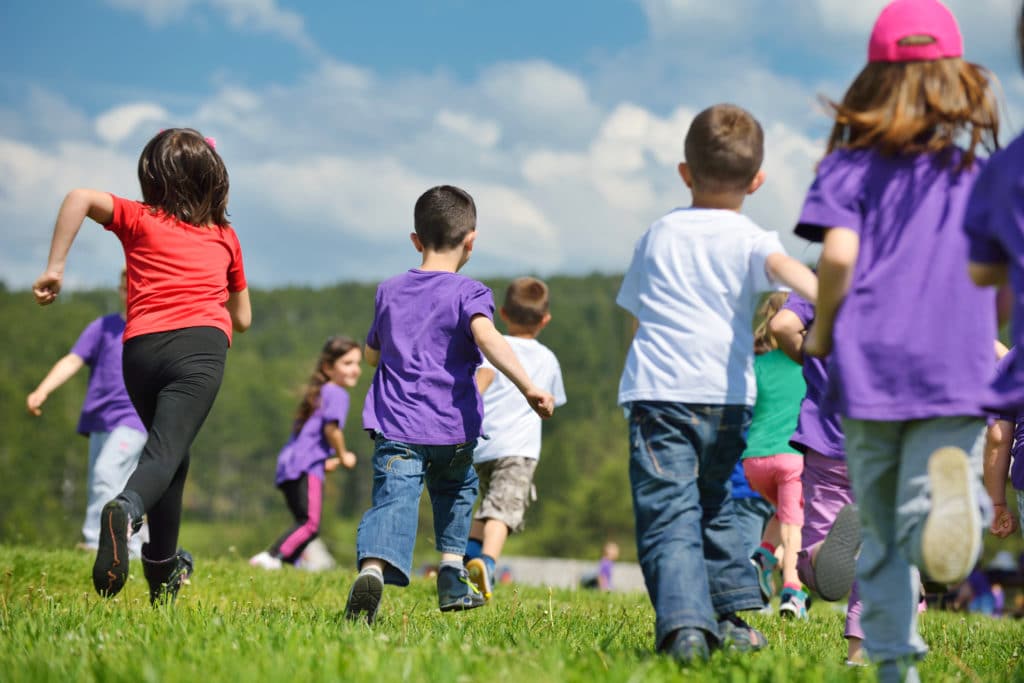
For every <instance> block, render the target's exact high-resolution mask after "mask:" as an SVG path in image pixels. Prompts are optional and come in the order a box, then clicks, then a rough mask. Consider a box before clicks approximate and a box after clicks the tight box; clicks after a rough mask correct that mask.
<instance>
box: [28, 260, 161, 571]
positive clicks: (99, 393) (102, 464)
mask: <svg viewBox="0 0 1024 683" xmlns="http://www.w3.org/2000/svg"><path fill="white" fill-rule="evenodd" d="M117 291H118V295H119V296H120V298H121V309H122V311H123V310H124V307H125V304H126V301H127V299H128V274H127V272H126V271H124V270H122V271H121V284H120V286H119V287H118V290H117ZM123 334H124V313H123V312H121V313H111V314H109V315H104V316H102V317H99V318H96V320H93V321H92V322H91V323H89V324H88V325H87V326H86V328H85V329H84V330H83V331H82V334H81V335H79V337H78V341H76V342H75V345H74V346H73V347H71V351H70V352H69V353H68V354H67V355H66V356H64V357H63V358H61V359H60V360H59V361H57V362H56V363H55V364H54V366H53V367H52V368H51V369H50V371H49V372H48V373H46V377H44V378H43V381H42V382H40V383H39V386H38V387H36V388H35V390H34V391H33V392H32V393H31V394H29V395H28V398H27V399H26V400H25V403H26V405H27V407H28V412H29V413H31V414H32V415H36V416H39V415H42V414H43V410H42V407H43V404H44V403H45V402H46V399H47V398H49V396H50V394H51V393H53V392H54V391H56V390H57V389H58V388H59V387H61V386H62V385H63V384H64V383H65V382H67V381H68V380H69V379H71V378H72V377H73V376H74V375H75V373H77V372H78V371H79V370H81V369H82V367H83V366H86V365H87V366H89V384H88V387H87V388H86V390H85V401H84V402H83V403H82V413H81V416H80V417H79V418H78V433H79V434H81V435H82V436H87V437H89V467H88V469H87V470H86V471H87V475H86V487H85V490H86V496H87V500H88V502H87V503H86V507H85V522H84V523H83V524H82V543H81V544H80V545H79V547H81V548H83V549H85V550H91V551H93V552H95V551H96V548H97V546H98V545H99V538H100V509H101V508H102V507H103V505H104V504H105V503H106V502H107V501H108V500H110V499H111V498H113V497H114V496H116V495H117V494H118V493H120V491H121V489H122V488H124V484H125V482H126V481H128V477H129V476H131V473H132V471H133V470H134V469H135V465H136V464H138V462H139V454H140V453H141V452H142V446H143V444H145V443H146V428H145V427H143V426H142V421H141V420H140V419H139V416H138V414H137V413H136V412H135V407H134V406H132V402H131V399H130V398H128V391H127V390H126V389H125V388H124V377H123V376H122V374H121V349H122V348H123V346H124V344H123V342H122V341H121V336H122V335H123ZM147 534H148V531H147V530H146V528H145V527H143V528H142V529H141V530H140V532H139V533H138V534H136V535H135V536H134V537H132V540H131V542H130V543H129V544H128V546H129V553H130V554H131V556H132V557H135V558H137V557H138V556H139V552H140V549H141V548H142V541H143V538H144V537H145V536H147Z"/></svg>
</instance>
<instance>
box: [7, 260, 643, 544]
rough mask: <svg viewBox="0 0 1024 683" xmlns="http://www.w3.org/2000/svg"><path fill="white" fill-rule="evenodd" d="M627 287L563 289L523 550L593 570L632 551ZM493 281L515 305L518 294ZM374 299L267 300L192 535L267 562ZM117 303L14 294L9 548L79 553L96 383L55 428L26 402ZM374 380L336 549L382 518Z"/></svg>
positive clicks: (342, 292) (59, 404)
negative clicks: (339, 360) (293, 471)
mask: <svg viewBox="0 0 1024 683" xmlns="http://www.w3.org/2000/svg"><path fill="white" fill-rule="evenodd" d="M620 280H621V277H619V276H607V275H591V276H586V277H555V278H551V279H549V280H548V283H549V285H550V287H551V312H552V322H551V324H550V325H549V326H548V327H547V328H546V329H545V330H544V332H543V333H542V335H541V337H540V340H541V341H542V342H543V343H544V344H546V345H547V346H548V347H550V348H551V349H552V350H553V351H554V352H555V354H556V355H557V356H558V358H559V360H560V362H561V365H562V373H563V376H564V378H565V387H566V394H567V396H568V399H569V402H568V404H567V405H565V406H564V407H562V408H560V409H559V410H557V411H556V413H555V416H554V417H553V418H552V419H551V420H549V421H547V422H546V423H545V427H544V430H545V431H544V447H543V453H542V456H541V462H540V466H539V467H538V469H537V473H536V488H537V501H536V502H535V503H534V504H533V506H532V507H531V508H530V510H529V512H528V515H527V530H526V532H525V533H524V534H523V536H522V537H521V538H520V539H519V540H518V542H517V544H516V546H515V548H516V549H517V551H518V552H522V553H528V554H537V555H550V556H576V557H594V556H596V555H595V553H596V552H598V551H599V549H600V545H601V544H602V543H603V542H604V541H605V540H606V539H609V538H611V539H614V540H617V541H618V542H619V543H620V545H622V546H623V549H624V550H627V551H628V549H630V548H631V547H632V545H633V543H632V538H633V516H632V508H631V499H630V493H629V481H628V472H627V465H628V447H627V439H626V423H625V420H624V418H623V416H622V411H621V410H620V409H619V408H617V407H616V404H615V399H616V392H617V388H618V379H619V373H620V371H621V369H622V363H623V360H624V358H625V354H626V350H627V348H628V344H629V338H630V335H631V322H630V319H629V316H628V314H627V313H625V312H624V311H622V310H621V309H619V308H618V307H617V306H616V305H615V294H616V292H617V291H618V286H619V282H620ZM486 284H487V285H489V286H490V287H491V288H492V289H493V290H494V292H495V298H496V300H497V301H498V303H499V304H500V300H501V297H502V296H503V294H504V290H505V287H506V286H507V284H508V281H507V280H497V279H494V280H486ZM375 288H376V285H374V284H366V283H359V284H356V283H348V284H339V285H336V286H331V287H325V288H320V289H311V288H302V287H290V288H283V289H274V290H254V291H253V292H252V303H253V314H254V316H253V320H254V322H253V325H252V328H251V329H250V330H249V331H248V332H247V333H246V334H244V335H236V337H235V342H234V346H233V347H232V349H231V351H230V352H229V354H228V364H227V372H226V375H225V379H224V383H223V386H222V388H221V391H220V394H219V396H218V399H217V402H216V404H215V405H214V408H213V412H212V413H211V415H210V417H209V419H208V420H207V422H206V424H205V426H204V427H203V429H202V431H201V432H200V435H199V438H198V439H197V440H196V442H195V444H194V446H193V449H192V461H191V462H192V464H191V470H190V472H189V478H188V485H187V488H186V491H185V498H186V499H185V513H184V516H185V521H186V523H190V524H192V523H202V524H204V525H207V524H208V525H209V526H210V527H211V528H214V529H218V530H219V531H218V533H222V534H224V535H226V536H227V538H225V540H224V545H225V546H228V545H237V546H238V548H237V551H238V552H239V553H253V552H256V551H258V550H261V549H262V547H261V546H260V543H268V542H269V541H271V540H273V538H275V537H276V536H277V535H278V534H279V533H280V532H281V531H283V527H282V525H283V524H284V523H285V522H286V520H287V519H288V517H287V511H286V509H285V506H284V502H283V499H282V498H281V496H280V494H279V492H278V491H277V490H276V489H275V488H274V470H275V465H276V458H277V452H278V450H279V449H280V447H281V446H282V445H283V444H284V442H285V440H286V439H287V436H288V432H289V429H290V426H291V419H292V415H293V413H294V410H295V407H296V405H297V402H298V400H299V396H300V391H301V389H302V387H303V384H304V383H305V381H306V379H307V378H308V377H309V375H310V373H311V372H312V370H313V365H314V363H315V360H316V357H317V353H318V352H319V350H320V347H321V346H322V344H323V342H324V340H325V339H326V338H327V337H328V336H330V335H333V334H347V335H350V336H353V337H355V338H357V339H362V338H363V337H364V336H365V334H366V330H367V329H368V327H369V324H370V321H371V318H372V315H373V299H374V291H375ZM117 306H118V300H117V295H116V292H115V291H114V290H112V289H111V290H96V291H82V292H72V291H68V290H65V292H64V293H62V295H61V297H60V299H59V300H58V302H57V303H55V304H54V305H52V306H49V307H47V308H40V307H39V306H37V305H36V304H35V303H34V301H33V300H32V296H31V294H30V293H29V292H27V291H11V290H9V289H7V288H5V287H3V286H2V285H0V312H2V313H0V315H2V320H3V322H4V324H3V327H2V330H0V338H2V339H3V349H4V353H3V357H2V359H0V368H2V371H0V470H2V472H3V477H2V478H0V500H2V501H3V503H4V504H3V505H2V506H0V543H30V544H39V545H44V546H57V547H60V546H63V547H69V546H71V545H73V544H74V543H75V542H76V541H77V540H78V534H79V529H80V527H81V520H82V516H83V512H84V508H85V491H84V488H85V481H86V466H87V462H88V444H87V441H86V439H85V438H84V437H81V436H78V435H77V434H75V426H76V424H77V420H78V413H79V408H80V407H81V402H82V397H83V395H84V392H85V386H86V380H87V371H86V370H83V371H82V372H80V373H79V374H78V375H77V376H76V377H75V378H73V379H72V381H70V382H68V383H67V384H66V385H64V386H63V387H62V388H61V389H59V390H57V391H56V392H54V394H53V395H51V396H50V398H49V400H48V401H47V403H46V405H45V406H44V407H43V415H42V416H41V417H32V416H30V415H29V414H28V413H27V411H26V410H25V397H26V396H27V395H28V393H29V392H30V391H32V390H33V389H34V388H35V386H36V385H37V384H38V383H39V381H40V380H41V379H42V378H43V376H44V375H45V374H46V372H47V371H48V370H49V368H50V367H51V366H52V364H53V363H54V362H56V361H57V360H58V359H59V358H60V357H61V356H63V355H64V354H66V353H67V352H68V351H69V350H70V348H71V346H72V344H73V343H74V342H75V340H76V339H77V337H78V334H79V333H80V332H81V330H82V329H83V328H84V327H85V325H86V324H88V323H89V322H90V321H91V320H92V319H93V318H95V317H97V316H99V315H102V314H105V313H109V312H112V311H116V310H117ZM499 325H500V322H499ZM371 371H372V368H365V371H364V373H363V377H362V378H361V380H360V383H359V386H357V387H356V388H355V389H353V390H352V393H351V396H352V407H351V409H350V413H349V416H348V420H347V423H346V425H345V437H346V442H347V444H348V445H349V447H350V448H351V449H352V450H353V451H355V452H356V453H357V454H358V455H359V456H360V458H359V464H358V466H357V468H356V470H355V471H354V472H351V473H350V472H342V471H338V472H334V473H332V474H330V475H329V476H328V483H327V490H326V491H325V503H324V505H325V512H324V519H325V521H324V528H325V532H324V536H325V540H326V541H327V543H328V545H329V546H331V547H339V546H347V545H354V538H347V537H342V536H341V535H338V534H335V535H334V536H332V534H331V528H332V527H331V524H332V523H336V524H337V525H338V528H342V529H345V530H346V531H347V532H351V530H352V529H354V523H355V522H356V521H358V519H359V517H360V515H361V514H362V512H363V511H364V510H365V509H366V508H367V507H368V506H369V499H370V488H371V468H370V455H371V453H372V443H371V441H370V439H369V437H368V436H367V435H366V433H365V432H364V431H362V429H361V428H360V427H361V410H362V404H363V398H364V396H365V394H366V389H367V386H368V384H369V381H370V378H371V377H372V372H371ZM424 509H425V510H427V508H426V507H425V508H424ZM420 528H421V531H422V533H421V536H424V535H426V536H430V535H432V533H431V532H430V528H431V525H430V515H429V512H427V513H426V514H423V515H421V518H420ZM345 535H346V536H347V535H348V534H345ZM258 539H262V540H258ZM185 540H187V539H185ZM339 549H341V548H339ZM346 550H347V548H346ZM343 554H344V553H343Z"/></svg>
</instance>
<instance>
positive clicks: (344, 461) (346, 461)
mask: <svg viewBox="0 0 1024 683" xmlns="http://www.w3.org/2000/svg"><path fill="white" fill-rule="evenodd" d="M339 460H340V461H341V466H342V467H344V468H345V469H346V470H351V469H354V468H355V466H356V454H355V453H353V452H352V451H345V452H344V453H342V454H341V456H340V457H339Z"/></svg>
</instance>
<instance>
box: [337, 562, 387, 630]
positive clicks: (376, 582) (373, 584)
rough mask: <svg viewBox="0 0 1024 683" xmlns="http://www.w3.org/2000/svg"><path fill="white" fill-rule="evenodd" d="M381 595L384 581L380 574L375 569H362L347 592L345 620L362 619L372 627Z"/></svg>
mask: <svg viewBox="0 0 1024 683" xmlns="http://www.w3.org/2000/svg"><path fill="white" fill-rule="evenodd" d="M383 594H384V579H383V578H382V577H381V575H380V572H378V571H377V570H375V569H364V570H363V571H361V572H359V576H357V577H356V580H355V581H354V582H353V583H352V589H351V590H349V592H348V602H346V603H345V618H346V619H348V620H349V621H355V620H357V619H359V618H363V619H365V620H366V623H367V624H369V625H371V626H372V625H373V622H374V621H375V620H376V619H377V609H378V608H379V607H380V598H381V596H382V595H383Z"/></svg>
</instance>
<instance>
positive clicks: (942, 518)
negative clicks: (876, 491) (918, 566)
mask: <svg viewBox="0 0 1024 683" xmlns="http://www.w3.org/2000/svg"><path fill="white" fill-rule="evenodd" d="M973 479H974V473H973V472H971V465H970V462H969V461H968V459H967V454H966V453H965V452H964V451H963V450H962V449H960V448H956V447H953V446H949V447H945V448H940V449H938V450H936V451H935V452H934V453H932V455H931V458H930V459H929V460H928V480H929V483H930V484H931V490H932V501H931V503H932V505H931V510H930V511H929V513H928V519H927V520H925V523H924V531H923V532H922V534H921V557H922V559H923V561H924V567H922V569H924V571H925V573H926V574H927V575H928V577H929V578H931V579H932V580H933V581H938V582H940V583H958V582H960V581H963V580H964V579H965V578H967V575H968V574H970V573H971V570H972V569H973V568H974V564H975V563H976V562H977V561H978V553H979V552H980V551H981V513H980V512H979V510H978V500H977V497H976V496H975V495H974V486H973Z"/></svg>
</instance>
